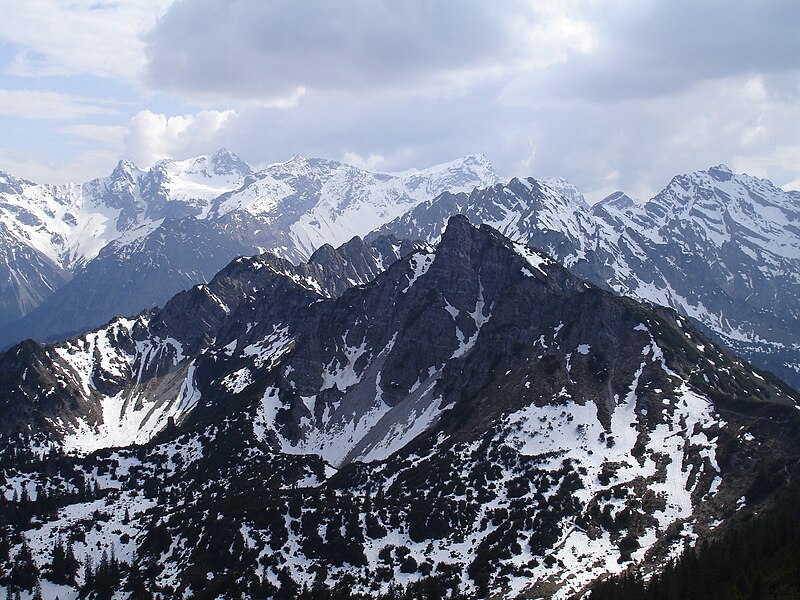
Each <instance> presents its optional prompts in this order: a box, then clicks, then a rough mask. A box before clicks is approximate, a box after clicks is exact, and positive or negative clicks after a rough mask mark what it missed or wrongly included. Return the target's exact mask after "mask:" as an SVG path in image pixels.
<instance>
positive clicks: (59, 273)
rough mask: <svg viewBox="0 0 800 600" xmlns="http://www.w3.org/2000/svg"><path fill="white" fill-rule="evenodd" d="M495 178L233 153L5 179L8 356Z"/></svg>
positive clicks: (464, 168)
mask: <svg viewBox="0 0 800 600" xmlns="http://www.w3.org/2000/svg"><path fill="white" fill-rule="evenodd" d="M496 179H497V177H496V175H495V174H494V171H493V170H492V169H491V166H490V165H489V164H488V162H487V161H486V159H485V158H483V157H479V156H469V157H466V158H464V159H462V160H460V161H453V162H451V163H446V164H444V165H440V166H438V167H431V168H428V169H425V170H423V171H417V172H414V173H413V174H407V175H390V174H386V173H371V172H368V171H364V170H361V169H358V168H356V167H353V166H350V165H346V164H343V163H340V162H336V161H331V160H325V159H317V158H312V159H305V158H302V157H293V158H292V159H291V160H290V161H287V162H286V163H279V164H275V165H270V166H268V167H267V168H265V169H263V170H261V171H259V172H254V170H253V169H252V167H250V166H249V165H248V164H247V163H245V162H244V161H242V160H241V159H240V158H238V157H237V156H236V155H234V154H233V153H232V152H230V151H229V150H227V149H225V148H223V149H221V150H219V151H218V152H216V153H215V154H213V155H211V156H200V157H195V158H190V159H186V160H171V159H169V160H163V161H160V162H158V163H156V164H155V165H154V166H153V167H152V168H151V169H149V170H146V171H145V170H141V169H138V168H137V167H136V166H135V165H133V164H132V163H130V162H129V161H121V162H120V164H119V165H118V166H117V168H116V169H115V170H114V172H113V173H112V174H111V176H109V177H107V178H102V179H97V180H93V181H91V182H88V183H85V184H82V185H73V184H70V185H66V186H42V185H35V184H32V183H29V182H22V181H19V180H12V179H11V178H9V177H6V178H4V181H6V184H5V187H3V189H2V191H1V192H0V228H3V229H1V230H0V234H2V235H3V236H4V238H7V239H8V243H7V245H6V248H8V249H9V251H11V250H12V249H13V256H11V258H10V259H9V260H8V261H6V262H5V263H0V269H3V268H5V267H8V269H9V272H8V276H7V278H6V279H5V281H6V282H7V283H6V285H4V286H3V287H0V316H2V315H3V314H5V315H7V317H6V320H5V321H0V348H3V347H7V346H8V345H9V344H12V343H14V342H16V341H18V340H20V339H23V338H25V337H32V338H35V339H39V340H52V339H59V338H63V337H66V336H67V335H69V334H71V333H74V332H76V331H80V330H82V329H85V328H87V327H94V326H97V325H100V324H102V323H104V322H105V321H107V320H108V319H110V318H111V317H113V316H115V315H119V314H133V313H136V312H139V311H140V310H142V309H144V308H149V307H152V306H154V305H162V304H163V303H164V302H166V301H167V300H168V299H169V298H170V297H171V296H172V295H173V294H175V293H177V292H178V291H180V290H181V289H185V288H187V287H190V286H191V285H194V284H196V283H199V282H203V281H208V280H209V279H210V278H211V277H213V275H214V274H215V273H216V272H217V271H218V270H220V269H221V268H222V267H224V266H225V264H227V263H228V262H229V261H230V260H231V259H233V258H234V257H236V256H239V255H253V254H258V253H260V252H262V251H263V250H265V249H269V250H271V251H273V252H274V253H276V254H278V255H280V256H282V257H284V258H288V259H290V260H293V261H295V262H300V261H303V260H307V259H308V258H310V257H311V255H312V254H313V253H314V251H315V250H317V249H318V248H320V247H322V246H323V245H325V244H333V245H336V246H338V245H341V244H344V243H345V242H347V241H348V240H350V239H352V238H353V237H355V236H363V235H365V234H366V233H368V232H369V231H370V230H371V229H374V228H375V227H377V226H378V225H380V224H382V223H383V222H385V221H387V220H391V219H393V218H395V217H396V216H398V215H400V214H402V213H403V212H405V211H406V210H407V209H408V208H410V207H412V206H415V205H416V204H418V203H419V202H422V201H423V200H426V199H428V198H431V197H433V196H435V195H438V194H440V193H442V192H443V191H444V190H446V189H450V188H453V189H456V190H466V189H472V188H473V187H475V186H479V185H488V184H490V183H494V182H495V181H496ZM9 182H10V183H9ZM3 265H5V266H3ZM67 282H68V283H67ZM40 305H41V308H40V309H39V310H38V311H37V310H35V309H36V308H37V307H38V306H40ZM28 313H32V314H30V315H29V316H26V315H27V314H28Z"/></svg>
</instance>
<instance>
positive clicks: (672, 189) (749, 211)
mask: <svg viewBox="0 0 800 600" xmlns="http://www.w3.org/2000/svg"><path fill="white" fill-rule="evenodd" d="M452 213H462V214H464V215H466V216H468V217H469V218H470V219H471V220H472V221H474V222H476V223H487V224H489V225H492V226H494V227H497V228H498V229H499V230H500V231H502V232H503V233H504V234H505V235H508V236H509V237H511V238H512V239H515V240H518V241H524V242H526V243H531V244H533V245H534V246H537V247H540V248H544V249H545V250H546V251H547V252H548V253H550V255H552V256H553V257H554V258H556V259H557V260H559V261H561V262H562V263H563V264H565V265H567V266H568V267H569V268H570V269H572V270H573V272H575V273H576V274H578V275H579V276H581V277H585V278H586V279H588V280H589V281H592V282H593V283H595V284H596V285H599V286H601V287H604V288H606V289H610V290H613V291H615V292H617V293H620V294H623V295H629V296H633V297H637V298H640V299H643V300H647V301H650V302H653V303H656V304H660V305H665V306H670V307H672V308H674V309H676V310H678V311H679V312H681V313H682V314H684V315H686V316H688V317H691V318H692V319H694V320H695V322H696V323H700V324H702V326H703V327H704V328H705V329H706V331H707V332H709V333H712V334H713V335H715V336H717V337H718V339H719V340H721V341H722V342H724V343H725V344H726V345H727V346H728V347H730V348H733V349H734V350H735V351H737V352H739V353H741V354H742V355H743V356H745V357H747V358H748V359H749V360H752V361H753V362H754V363H756V364H758V365H760V366H762V367H766V368H768V369H770V370H772V371H773V372H775V373H776V374H778V375H779V376H781V377H783V378H785V379H786V380H787V381H789V382H791V383H793V384H794V385H795V386H800V376H798V373H800V346H798V344H797V340H798V339H800V312H798V310H797V303H796V301H795V299H796V298H797V297H800V237H799V236H798V235H797V230H796V227H795V225H794V223H796V222H798V220H800V202H798V199H797V196H796V194H794V193H791V192H784V191H783V190H781V189H779V188H777V187H775V186H774V185H772V184H771V183H770V182H769V181H766V180H763V179H758V178H756V177H750V176H748V175H741V174H735V173H732V172H731V171H730V170H729V169H727V168H726V167H724V166H722V165H720V166H717V167H712V168H710V169H708V170H707V171H697V172H694V173H689V174H685V175H679V176H676V177H675V178H673V179H672V181H671V182H670V183H669V185H668V186H667V187H666V188H665V189H664V190H662V191H661V192H660V193H659V194H658V195H656V196H655V197H654V198H652V199H651V200H649V201H647V202H646V203H643V204H640V203H636V202H634V201H632V200H631V199H630V198H628V197H627V196H625V195H624V194H622V193H621V192H619V193H617V194H613V195H612V196H610V197H609V198H606V199H605V200H603V201H602V202H600V203H598V204H595V205H594V206H592V207H589V206H588V205H587V204H586V203H585V202H584V200H583V198H582V196H581V195H580V193H579V192H577V190H575V189H574V188H572V187H571V186H569V185H568V184H566V183H564V182H560V181H559V180H554V179H543V180H535V179H530V178H529V179H527V180H524V181H523V180H519V179H513V180H511V181H510V182H509V183H507V184H498V185H495V186H491V187H487V188H484V189H479V190H475V191H473V192H472V193H470V194H443V195H441V196H439V197H437V198H435V199H431V200H429V201H426V202H423V203H421V204H420V205H418V206H417V207H415V208H414V209H412V210H411V211H409V212H408V213H407V214H406V215H404V216H402V217H400V218H398V219H396V220H395V221H394V222H392V223H389V224H387V225H385V226H383V227H381V228H379V229H378V230H377V231H378V232H380V233H382V234H386V233H392V234H394V235H397V236H399V237H407V238H410V239H423V240H427V241H429V242H432V241H435V240H436V239H438V236H439V235H440V232H441V231H442V228H443V227H444V225H445V223H446V220H447V218H448V216H449V215H450V214H452Z"/></svg>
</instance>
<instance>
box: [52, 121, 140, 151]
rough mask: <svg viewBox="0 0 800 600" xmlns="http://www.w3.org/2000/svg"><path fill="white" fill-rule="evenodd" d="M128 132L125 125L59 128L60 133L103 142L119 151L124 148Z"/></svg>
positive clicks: (84, 125) (80, 125) (89, 124)
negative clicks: (123, 143) (123, 140)
mask: <svg viewBox="0 0 800 600" xmlns="http://www.w3.org/2000/svg"><path fill="white" fill-rule="evenodd" d="M127 131H128V129H127V127H125V126H123V125H94V124H91V123H83V124H79V125H68V126H66V127H59V128H58V132H59V133H65V134H67V135H70V136H73V137H78V138H83V139H86V140H93V141H96V142H103V143H106V144H109V145H112V146H114V147H117V148H119V149H121V148H122V139H123V137H124V136H125V134H126V133H127Z"/></svg>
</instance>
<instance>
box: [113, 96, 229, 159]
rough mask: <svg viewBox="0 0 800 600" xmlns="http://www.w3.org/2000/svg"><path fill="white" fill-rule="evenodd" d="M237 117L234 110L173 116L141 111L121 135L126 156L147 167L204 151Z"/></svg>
mask: <svg viewBox="0 0 800 600" xmlns="http://www.w3.org/2000/svg"><path fill="white" fill-rule="evenodd" d="M236 116H237V115H236V111H234V110H225V111H216V110H206V111H201V112H199V113H197V114H196V115H192V114H187V115H177V116H172V117H168V116H166V115H163V114H158V113H153V112H151V111H149V110H145V111H142V112H140V113H139V114H137V115H136V116H134V117H133V118H132V119H131V121H130V123H128V127H127V132H126V133H125V135H124V136H123V143H124V147H125V156H126V157H128V158H130V159H131V160H133V162H134V163H136V164H137V165H139V166H140V167H147V166H150V165H152V164H153V163H154V162H156V161H157V160H160V159H162V158H173V157H178V158H182V157H186V156H191V155H193V154H203V153H205V152H207V151H208V150H209V149H210V148H214V147H215V146H218V145H221V144H219V143H218V140H219V136H220V134H221V133H223V132H224V131H225V129H226V128H227V127H229V126H230V125H231V123H232V122H233V121H235V120H236Z"/></svg>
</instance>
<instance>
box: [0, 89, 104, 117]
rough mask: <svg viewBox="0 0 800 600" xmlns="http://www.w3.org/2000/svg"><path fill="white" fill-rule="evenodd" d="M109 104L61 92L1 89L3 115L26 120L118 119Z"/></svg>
mask: <svg viewBox="0 0 800 600" xmlns="http://www.w3.org/2000/svg"><path fill="white" fill-rule="evenodd" d="M116 114H119V111H118V110H117V109H115V108H112V107H111V106H109V102H108V101H104V100H100V99H96V98H82V97H80V96H72V95H69V94H59V93H57V92H41V91H31V90H7V89H0V115H2V116H4V117H18V118H22V119H48V120H50V119H52V120H71V119H80V118H82V117H86V116H88V115H116Z"/></svg>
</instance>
